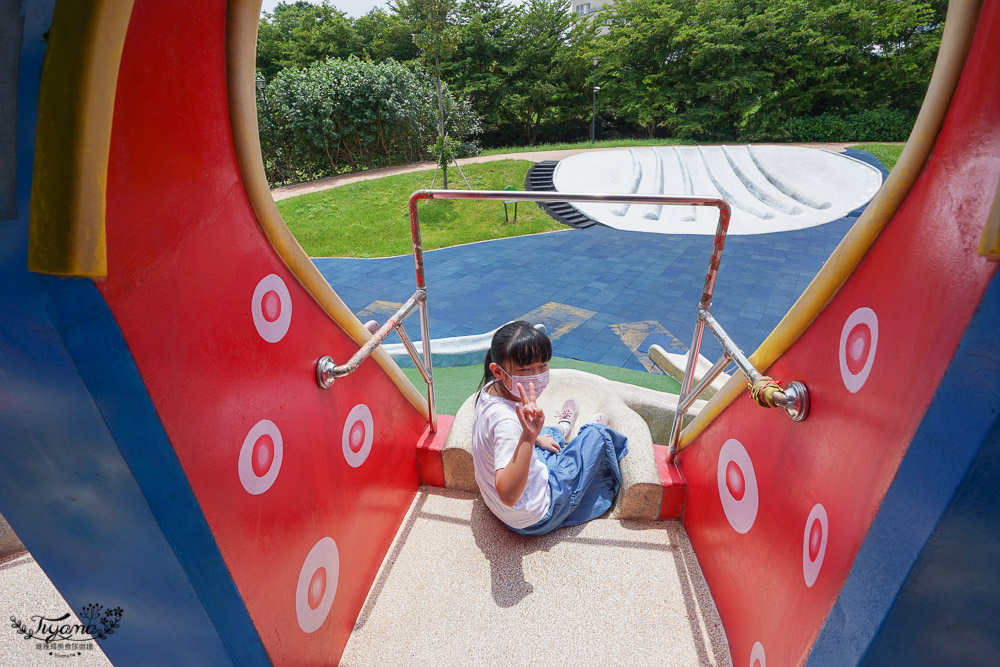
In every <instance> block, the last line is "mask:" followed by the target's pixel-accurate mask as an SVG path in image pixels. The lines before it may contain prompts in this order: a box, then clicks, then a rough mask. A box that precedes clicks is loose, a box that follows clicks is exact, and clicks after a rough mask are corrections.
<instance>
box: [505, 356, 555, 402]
mask: <svg viewBox="0 0 1000 667" xmlns="http://www.w3.org/2000/svg"><path fill="white" fill-rule="evenodd" d="M497 368H500V370H501V371H503V374H504V375H506V376H507V377H509V378H510V387H507V386H506V385H504V387H505V388H506V389H507V390H508V391H509V392H510V393H511V394H513V395H514V397H515V398H518V399H520V398H521V395H520V394H519V393H517V383H518V382H520V383H521V386H522V387H524V393H525V394H527V393H528V385H529V384H532V383H534V385H535V398H538V397H539V396H541V395H542V392H543V391H545V388H546V387H547V386H549V372H548V371H542V372H541V373H539V374H538V375H518V376H516V377H513V376H511V375H510V374H509V373H508V372H507V371H505V370H503V368H502V367H501V366H500V365H499V364H497Z"/></svg>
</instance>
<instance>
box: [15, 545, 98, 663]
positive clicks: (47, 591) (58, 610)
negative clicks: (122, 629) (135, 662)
mask: <svg viewBox="0 0 1000 667" xmlns="http://www.w3.org/2000/svg"><path fill="white" fill-rule="evenodd" d="M0 601H2V606H3V614H4V616H3V620H4V621H5V622H4V624H3V628H2V629H0V665H3V666H4V667H6V666H7V665H11V666H13V665H17V666H18V667H35V666H42V665H44V666H45V667H52V666H53V665H65V666H68V665H72V666H73V667H94V666H95V665H110V664H111V661H110V660H108V658H107V657H106V656H105V655H104V652H103V651H101V648H100V646H95V647H94V648H93V649H91V650H81V651H79V655H77V653H78V652H77V651H76V650H72V651H69V650H52V651H51V654H50V651H49V649H45V650H40V649H37V648H35V647H36V645H37V644H39V643H40V642H38V641H36V640H35V639H25V638H24V635H21V634H19V633H18V632H17V630H15V629H14V628H13V627H12V626H13V622H12V621H11V620H10V618H11V616H14V617H15V618H17V619H18V620H20V621H22V622H24V623H25V624H26V625H29V626H30V624H31V617H32V616H37V615H40V614H41V615H45V616H47V617H49V618H58V617H59V616H62V615H63V614H65V613H67V612H69V613H70V617H69V618H67V619H66V620H65V621H64V622H65V623H71V624H72V623H79V622H80V620H79V619H78V618H77V617H76V614H74V613H73V610H72V609H70V606H69V604H68V603H67V602H66V600H65V599H64V598H63V596H62V595H60V594H59V591H57V590H56V587H55V586H53V585H52V582H51V581H49V578H48V577H47V576H45V572H43V571H42V568H40V567H39V566H38V563H36V562H35V559H34V558H32V557H31V555H30V554H28V553H27V552H21V553H20V554H17V555H12V556H9V557H7V558H4V559H3V560H0ZM109 639H112V638H109Z"/></svg>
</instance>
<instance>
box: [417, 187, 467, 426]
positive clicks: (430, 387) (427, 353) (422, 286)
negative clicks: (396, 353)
mask: <svg viewBox="0 0 1000 667" xmlns="http://www.w3.org/2000/svg"><path fill="white" fill-rule="evenodd" d="M425 192H427V190H420V191H417V192H414V193H413V194H412V195H410V203H409V209H410V236H411V237H412V240H413V262H414V264H415V268H416V274H417V289H418V290H422V291H423V293H424V298H423V300H422V301H421V302H420V338H421V339H423V340H422V342H423V348H424V350H423V351H424V368H425V369H426V371H427V375H426V378H427V423H428V424H429V425H430V429H431V433H437V412H436V410H437V408H436V406H435V401H434V360H433V357H432V356H431V327H430V321H429V319H428V317H427V281H426V280H425V279H424V248H423V243H422V242H421V240H420V216H419V214H418V213H417V202H418V201H419V200H420V199H424V198H428V199H429V197H425V196H421V193H425ZM431 192H434V191H433V190H432V191H431ZM446 192H456V191H454V190H451V191H447V190H446ZM470 192H471V190H470Z"/></svg>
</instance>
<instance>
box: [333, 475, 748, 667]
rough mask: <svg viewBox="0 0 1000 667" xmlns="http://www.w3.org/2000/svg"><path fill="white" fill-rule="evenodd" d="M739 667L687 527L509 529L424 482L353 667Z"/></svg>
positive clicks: (628, 524) (374, 599)
mask: <svg viewBox="0 0 1000 667" xmlns="http://www.w3.org/2000/svg"><path fill="white" fill-rule="evenodd" d="M499 663H511V664H517V663H528V664H541V663H545V664H553V665H563V664H566V665H568V664H574V665H597V664H612V663H613V664H656V665H729V664H731V662H730V659H729V653H728V646H727V643H726V637H725V632H724V631H723V629H722V623H721V622H720V620H719V616H718V612H717V611H716V609H715V605H714V603H713V602H712V598H711V595H710V593H709V591H708V587H707V585H706V584H705V581H704V579H703V577H702V574H701V570H700V568H699V566H698V562H697V559H696V558H695V555H694V551H693V550H692V548H691V544H690V543H689V542H688V539H687V536H686V534H685V533H684V529H683V527H682V526H681V525H680V523H677V522H654V521H617V520H612V519H598V520H596V521H591V522H590V523H587V524H584V525H583V526H575V527H572V528H564V529H562V530H559V531H556V532H555V533H552V534H549V535H545V536H542V537H525V536H521V535H517V534H515V533H512V532H510V531H509V530H507V528H506V527H504V526H503V524H501V523H500V522H499V521H498V520H497V519H496V518H495V517H494V516H493V515H492V514H491V513H490V511H489V509H487V507H486V506H485V505H484V504H483V502H482V500H481V499H480V498H479V496H478V495H476V494H471V493H465V492H461V491H453V490H446V489H436V488H431V487H424V488H421V490H420V492H419V493H418V494H417V497H416V498H415V500H414V503H413V506H412V507H411V508H410V512H409V514H408V515H407V516H406V518H405V519H404V521H403V524H402V526H401V527H400V531H399V534H398V535H397V537H396V541H395V542H394V544H393V546H392V548H391V549H390V550H389V553H388V555H387V557H386V559H385V562H384V563H383V564H382V568H381V570H380V571H379V573H378V576H377V578H376V580H375V583H374V585H373V586H372V590H371V592H370V593H369V595H368V600H367V601H366V603H365V606H364V608H363V610H362V612H361V614H360V615H359V617H358V620H357V623H356V625H355V628H354V632H353V634H352V635H351V640H350V641H349V642H348V644H347V648H346V650H345V652H344V655H343V658H342V663H341V664H344V665H417V664H436V665H467V664H499Z"/></svg>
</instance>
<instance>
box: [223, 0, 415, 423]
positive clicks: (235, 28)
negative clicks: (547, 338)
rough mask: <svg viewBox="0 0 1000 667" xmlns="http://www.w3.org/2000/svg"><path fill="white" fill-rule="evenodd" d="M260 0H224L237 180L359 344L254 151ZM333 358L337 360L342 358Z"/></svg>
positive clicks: (306, 283) (311, 288)
mask: <svg viewBox="0 0 1000 667" xmlns="http://www.w3.org/2000/svg"><path fill="white" fill-rule="evenodd" d="M260 4H261V0H229V5H228V9H227V13H228V16H227V26H226V41H227V44H226V62H227V73H226V77H227V84H228V88H229V117H230V123H231V124H232V130H233V141H234V142H235V144H236V159H237V161H238V162H239V166H240V172H241V173H242V174H243V183H244V185H245V187H246V190H247V196H248V197H249V198H250V204H251V205H252V206H253V210H254V213H255V214H256V216H257V224H258V225H260V228H261V230H262V231H263V232H264V235H265V236H266V237H267V239H268V241H270V242H271V245H272V246H273V247H274V249H275V251H276V252H277V253H278V256H279V257H281V260H282V261H283V262H284V263H285V265H286V266H287V267H288V270H289V271H291V272H292V275H294V276H295V278H296V280H298V281H299V283H300V284H301V285H302V286H303V287H304V288H305V289H306V291H307V292H309V293H310V294H311V295H312V297H313V299H315V301H316V303H318V304H319V306H320V307H321V308H322V309H323V310H325V311H326V313H327V314H328V315H329V316H330V318H331V319H332V320H333V321H334V322H335V323H336V324H337V326H339V327H340V328H341V329H343V330H344V331H345V332H346V333H347V334H348V335H349V336H350V337H351V338H353V339H354V341H355V342H356V343H357V344H358V346H361V345H362V344H364V342H366V341H367V340H368V339H369V338H371V334H370V333H369V332H368V330H367V329H365V328H364V326H363V325H362V324H361V321H360V320H358V318H357V317H355V316H354V313H352V312H351V311H350V309H349V308H348V307H347V305H345V304H344V302H343V301H342V300H341V298H340V297H339V296H338V295H337V293H336V292H334V291H333V288H331V287H330V284H329V283H328V282H326V280H325V279H324V278H323V276H322V274H320V272H319V270H318V269H317V268H316V266H315V265H314V264H313V263H312V261H311V260H310V259H309V257H308V255H306V253H305V251H303V250H302V247H301V246H300V245H299V243H298V241H296V240H295V237H293V236H292V234H291V232H289V231H288V226H287V225H285V221H284V220H282V219H281V214H280V213H279V212H278V207H277V206H275V205H274V199H273V198H272V197H271V191H270V189H269V188H268V184H267V177H266V176H265V174H264V163H263V161H262V160H261V155H260V137H259V135H258V133H257V98H256V84H255V82H256V78H257V77H256V69H255V64H256V59H257V26H258V24H259V19H260ZM323 353H324V351H323V350H316V356H317V358H318V357H319V356H320V355H321V354H323ZM372 359H374V360H375V362H376V363H377V364H378V365H379V366H381V367H382V369H383V370H384V371H385V372H386V373H387V374H388V375H389V377H390V379H391V380H392V381H393V383H395V385H396V386H397V387H399V390H400V391H401V392H402V393H403V395H404V396H405V397H406V399H407V400H408V401H409V402H410V403H411V404H412V405H413V406H414V407H415V408H416V409H417V410H419V411H420V412H421V413H422V414H423V415H424V416H425V417H426V416H427V413H428V409H427V399H426V398H424V396H423V394H421V393H420V392H419V391H417V389H416V387H414V386H413V383H412V382H410V380H409V379H408V378H407V377H406V376H405V375H404V374H403V371H401V370H400V369H399V366H398V365H396V362H395V361H393V360H392V357H390V356H389V354H388V353H387V352H386V351H385V349H384V348H382V347H381V346H380V347H378V348H376V349H375V352H374V353H373V354H372ZM336 361H337V362H338V363H343V362H344V361H346V359H337V360H336Z"/></svg>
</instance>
